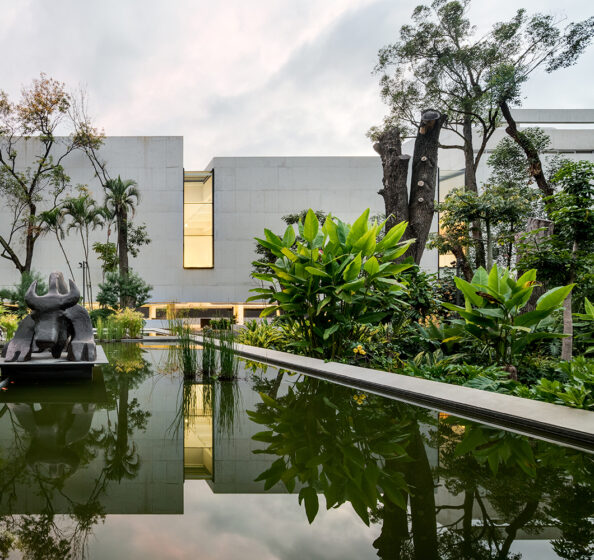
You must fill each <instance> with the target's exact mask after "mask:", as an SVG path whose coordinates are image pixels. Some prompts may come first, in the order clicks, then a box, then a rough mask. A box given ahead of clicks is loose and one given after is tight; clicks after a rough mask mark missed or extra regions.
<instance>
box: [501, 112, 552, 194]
mask: <svg viewBox="0 0 594 560" xmlns="http://www.w3.org/2000/svg"><path fill="white" fill-rule="evenodd" d="M499 107H500V108H501V113H502V114H503V117H504V118H505V120H506V121H507V128H506V129H505V132H507V134H509V136H511V137H512V138H513V140H514V141H515V142H516V144H518V146H520V148H522V150H524V153H525V154H526V158H527V159H528V165H529V170H530V175H532V177H534V181H535V182H536V184H537V185H538V188H539V189H540V190H541V192H542V194H543V195H544V196H551V195H552V194H553V188H552V187H551V185H549V183H548V181H547V179H546V177H545V174H544V171H543V168H542V162H541V161H540V156H539V155H538V150H537V149H536V148H535V147H534V146H533V145H532V142H531V141H530V139H529V138H528V137H527V136H526V135H525V134H523V133H522V132H520V131H519V130H518V126H517V124H516V121H515V120H514V118H513V117H512V114H511V111H510V108H509V106H508V104H507V102H506V101H502V102H501V103H500V104H499Z"/></svg>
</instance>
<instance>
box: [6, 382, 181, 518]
mask: <svg viewBox="0 0 594 560" xmlns="http://www.w3.org/2000/svg"><path fill="white" fill-rule="evenodd" d="M122 380H124V378H123V377H122ZM118 389H119V397H122V396H124V399H123V400H121V399H120V398H118V399H117V401H116V402H115V403H114V402H113V401H111V402H110V401H109V398H108V395H107V394H106V389H105V385H104V382H103V379H102V378H101V376H96V378H95V380H94V381H93V382H91V383H78V384H72V385H63V384H61V385H60V386H59V387H57V386H49V387H37V388H36V387H33V386H29V387H24V386H23V387H18V386H11V387H10V389H9V390H8V391H6V392H2V395H1V396H0V483H1V487H2V488H5V489H7V488H9V489H10V491H3V492H2V494H1V495H0V515H13V514H40V513H46V512H48V511H51V512H52V513H58V514H59V513H71V512H72V511H73V507H74V506H78V505H85V504H91V505H92V504H97V506H98V507H99V509H100V511H102V512H103V513H106V514H139V513H142V514H146V513H148V514H163V513H172V514H181V513H183V468H182V464H183V439H182V437H178V438H176V437H172V434H171V432H170V430H169V426H170V423H171V418H172V417H173V416H175V412H176V410H177V387H174V386H172V387H171V388H161V390H160V391H159V392H158V394H155V393H154V392H153V387H152V386H151V385H150V384H142V385H141V386H140V387H139V388H138V389H135V390H132V389H131V388H130V391H129V393H128V388H127V387H125V389H126V391H123V390H122V387H121V386H120V387H119V388H118ZM139 403H142V409H141V408H140V405H139ZM145 407H146V409H150V415H147V417H146V418H147V421H146V422H145V425H144V426H143V427H140V428H139V427H137V426H135V425H134V422H135V419H136V418H138V417H139V416H140V415H141V414H143V413H146V409H145ZM118 428H119V429H118Z"/></svg>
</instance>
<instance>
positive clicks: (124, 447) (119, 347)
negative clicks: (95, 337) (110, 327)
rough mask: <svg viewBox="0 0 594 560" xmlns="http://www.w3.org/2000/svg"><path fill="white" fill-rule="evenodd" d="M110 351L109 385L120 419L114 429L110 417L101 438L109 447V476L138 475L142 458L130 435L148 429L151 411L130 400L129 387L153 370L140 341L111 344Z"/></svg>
mask: <svg viewBox="0 0 594 560" xmlns="http://www.w3.org/2000/svg"><path fill="white" fill-rule="evenodd" d="M106 354H107V356H108V358H109V366H107V367H104V370H103V373H104V378H105V386H106V388H107V390H108V395H109V396H110V397H111V399H112V402H113V401H115V406H116V410H117V422H116V425H115V429H112V428H111V426H112V422H111V420H110V419H109V417H108V424H107V429H105V428H103V429H102V431H101V433H100V434H97V438H98V440H99V441H100V442H101V444H102V446H103V448H104V449H105V461H106V469H107V476H108V478H109V479H111V480H122V478H134V477H135V476H136V475H137V474H138V470H139V468H140V459H139V457H138V452H137V449H136V444H135V443H134V442H133V441H130V440H129V438H130V436H132V434H133V433H134V432H135V431H137V430H145V429H146V424H147V421H148V418H149V417H150V415H151V413H150V412H149V411H143V410H141V409H140V404H139V402H138V399H136V398H133V399H132V400H131V401H129V390H130V389H131V388H134V387H136V386H137V385H138V384H140V382H142V380H143V379H145V378H146V377H148V376H149V375H151V369H150V366H149V364H148V362H147V361H146V360H145V359H144V357H143V355H142V354H143V352H142V348H141V347H140V345H138V344H131V343H121V344H113V345H109V347H108V348H106ZM116 395H117V397H116Z"/></svg>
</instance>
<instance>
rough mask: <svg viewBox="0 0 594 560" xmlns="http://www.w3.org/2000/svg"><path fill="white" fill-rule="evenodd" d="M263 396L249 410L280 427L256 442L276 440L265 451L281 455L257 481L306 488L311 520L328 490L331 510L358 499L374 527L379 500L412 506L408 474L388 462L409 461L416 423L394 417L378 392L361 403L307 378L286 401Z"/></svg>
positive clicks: (257, 418)
mask: <svg viewBox="0 0 594 560" xmlns="http://www.w3.org/2000/svg"><path fill="white" fill-rule="evenodd" d="M261 397H262V400H263V403H262V405H259V406H258V410H257V411H248V414H249V416H250V418H251V419H252V421H254V422H256V423H258V424H263V425H265V426H268V427H270V428H272V430H270V431H264V432H260V433H258V434H256V435H255V436H254V439H256V440H257V441H262V442H265V443H267V444H268V447H267V449H266V450H265V451H264V452H265V453H270V454H275V455H279V456H280V458H279V459H277V460H276V461H274V463H272V466H271V467H270V469H268V470H267V471H265V472H263V473H262V474H261V475H260V476H259V477H258V478H257V480H264V481H265V485H264V487H265V489H269V488H271V487H272V486H273V485H274V484H276V483H277V482H282V483H283V484H284V485H285V486H286V488H287V489H288V490H289V491H291V492H292V491H293V490H294V488H295V486H296V483H298V484H299V485H302V488H301V489H300V491H299V499H300V501H302V500H303V501H304V502H305V509H306V513H307V517H308V519H309V521H310V522H312V521H313V519H314V518H315V516H316V514H317V511H318V507H319V504H318V496H317V494H318V493H320V492H321V493H323V494H324V496H325V498H326V505H327V507H328V508H331V507H334V506H338V505H340V504H342V503H344V502H345V501H349V502H351V504H352V505H353V508H354V509H355V511H356V512H357V514H358V515H359V517H361V519H363V521H364V522H365V523H367V524H368V523H369V510H370V509H371V510H372V511H373V510H375V509H377V505H378V501H382V502H383V501H388V500H390V501H393V502H395V503H397V504H399V505H400V506H401V507H405V500H404V496H405V490H406V487H407V485H406V482H405V480H404V477H403V475H402V473H401V472H398V471H397V470H395V469H393V468H390V467H392V465H388V464H387V463H388V462H389V461H396V462H404V461H407V460H408V456H407V453H406V450H405V447H406V446H407V444H408V441H407V440H408V439H409V434H408V433H407V430H406V427H407V424H408V423H409V422H408V420H406V419H404V420H398V419H396V418H394V417H391V415H389V414H386V412H385V411H384V410H383V406H381V405H382V404H384V403H382V402H381V401H380V400H379V399H377V398H376V397H370V398H368V399H366V401H365V404H364V405H359V404H358V403H357V402H355V401H354V400H353V398H352V392H351V391H350V390H348V389H345V388H344V387H340V386H335V385H330V384H327V383H324V382H321V381H319V380H317V379H309V378H306V379H303V380H302V381H299V382H298V383H296V384H295V386H294V387H290V388H289V391H288V393H287V394H286V395H285V396H283V397H280V398H278V399H274V398H272V397H270V396H269V395H266V394H265V393H261ZM378 405H380V406H378Z"/></svg>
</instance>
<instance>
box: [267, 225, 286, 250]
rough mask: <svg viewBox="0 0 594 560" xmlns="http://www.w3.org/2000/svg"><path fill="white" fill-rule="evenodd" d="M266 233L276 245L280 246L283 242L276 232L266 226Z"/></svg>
mask: <svg viewBox="0 0 594 560" xmlns="http://www.w3.org/2000/svg"><path fill="white" fill-rule="evenodd" d="M264 235H265V236H266V239H267V240H268V241H269V242H270V243H274V245H276V246H278V247H280V246H281V245H282V244H283V242H282V241H281V239H280V237H279V236H278V235H276V234H275V233H272V232H271V231H270V230H269V229H266V228H264Z"/></svg>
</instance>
